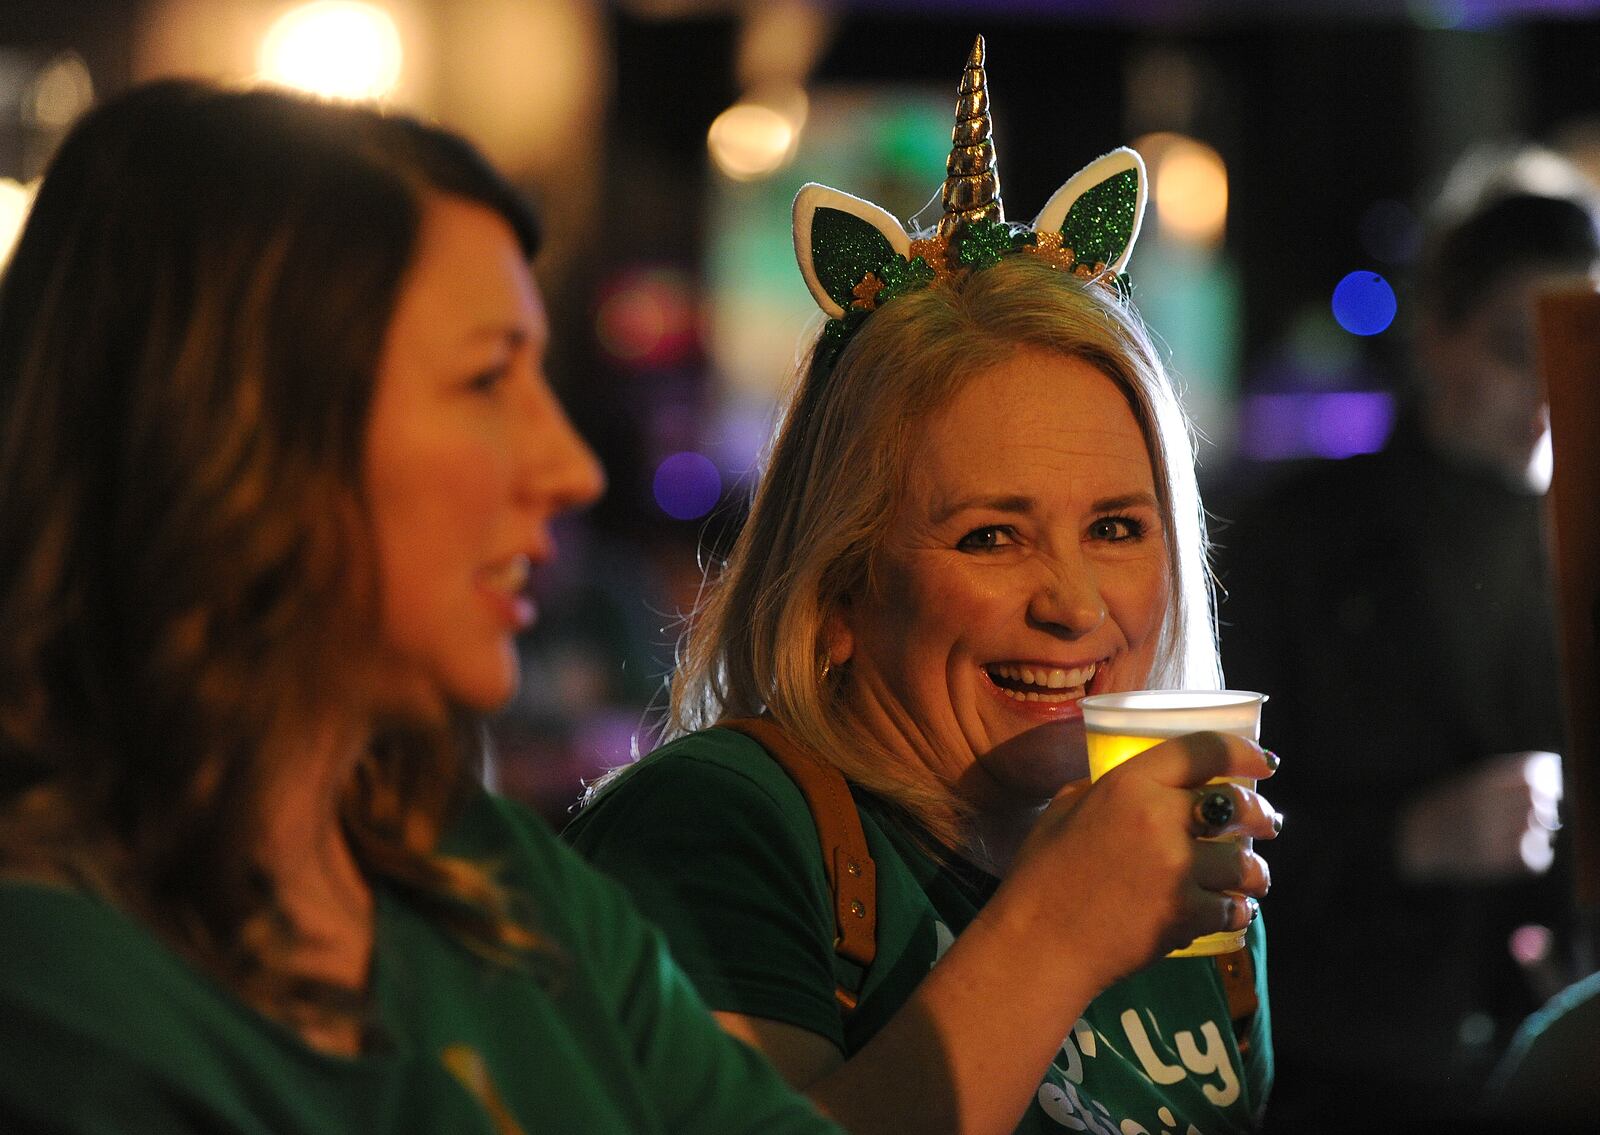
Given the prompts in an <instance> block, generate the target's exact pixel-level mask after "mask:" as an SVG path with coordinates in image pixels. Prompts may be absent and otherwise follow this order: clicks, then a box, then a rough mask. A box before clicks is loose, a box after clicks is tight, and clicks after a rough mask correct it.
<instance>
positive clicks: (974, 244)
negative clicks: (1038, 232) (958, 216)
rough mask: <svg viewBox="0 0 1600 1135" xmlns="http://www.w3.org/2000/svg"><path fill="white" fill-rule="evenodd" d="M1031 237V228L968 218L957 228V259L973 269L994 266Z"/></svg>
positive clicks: (1025, 243) (1022, 245)
mask: <svg viewBox="0 0 1600 1135" xmlns="http://www.w3.org/2000/svg"><path fill="white" fill-rule="evenodd" d="M1030 237H1033V234H1032V233H1031V232H1029V231H1028V230H1026V229H1023V228H1019V227H1014V226H1012V225H1008V224H1006V223H1005V222H1004V221H969V222H967V223H966V224H965V225H962V226H961V228H960V229H958V230H957V232H956V241H955V243H956V249H955V253H956V260H957V261H959V262H960V263H961V264H964V265H966V266H967V267H968V268H971V269H974V270H981V269H984V268H993V267H994V266H995V265H996V264H998V263H1000V258H1001V257H1003V256H1005V255H1006V254H1007V253H1010V252H1016V251H1018V250H1019V249H1021V248H1022V247H1024V246H1025V245H1027V244H1028V243H1029V242H1030V241H1029V238H1030ZM1034 239H1037V238H1034Z"/></svg>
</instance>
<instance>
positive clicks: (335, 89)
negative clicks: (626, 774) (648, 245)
mask: <svg viewBox="0 0 1600 1135" xmlns="http://www.w3.org/2000/svg"><path fill="white" fill-rule="evenodd" d="M400 59H401V49H400V30H399V28H397V27H396V26H395V22H394V19H393V17H391V16H390V15H389V13H388V12H386V11H384V10H383V9H382V8H380V7H378V6H377V5H376V4H363V3H360V2H359V0H315V2H314V3H310V4H301V5H299V6H298V7H296V8H291V9H290V10H289V11H287V12H285V13H284V14H283V15H282V16H280V17H278V20H277V22H276V23H274V24H273V25H272V27H271V28H270V29H269V30H268V31H267V35H266V38H265V39H263V40H262V41H261V52H260V55H259V57H258V63H259V68H260V72H261V77H262V78H263V79H266V80H267V81H269V82H273V83H279V84H282V85H283V86H286V87H293V88H295V89H296V90H301V91H307V92H309V93H311V94H314V95H321V96H323V97H325V98H336V99H377V98H382V97H383V96H385V95H387V94H388V93H389V92H391V91H392V90H394V88H395V84H396V83H398V82H399V81H400Z"/></svg>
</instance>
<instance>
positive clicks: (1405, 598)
mask: <svg viewBox="0 0 1600 1135" xmlns="http://www.w3.org/2000/svg"><path fill="white" fill-rule="evenodd" d="M1597 217H1600V207H1597V198H1596V195H1595V191H1594V188H1593V187H1592V186H1590V185H1588V184H1587V183H1586V182H1584V180H1583V179H1582V178H1581V176H1579V175H1578V173H1577V172H1576V171H1575V170H1574V169H1572V168H1571V167H1570V166H1568V165H1566V164H1565V163H1564V162H1562V160H1561V159H1560V158H1558V157H1557V156H1556V155H1554V154H1551V153H1549V152H1545V151H1537V150H1527V151H1518V152H1515V153H1513V154H1511V155H1506V154H1505V153H1503V152H1502V153H1499V154H1494V155H1485V154H1474V155H1472V156H1470V157H1469V158H1468V159H1466V160H1465V161H1463V162H1462V163H1461V165H1460V166H1458V168H1457V169H1456V170H1455V171H1454V172H1453V174H1452V176H1451V178H1449V179H1448V180H1447V183H1446V188H1445V191H1444V192H1443V193H1442V194H1441V196H1440V198H1439V201H1438V202H1437V204H1436V205H1435V207H1434V210H1433V213H1432V215H1431V218H1430V224H1429V227H1428V231H1427V232H1426V234H1425V239H1424V243H1423V252H1422V257H1421V262H1420V266H1419V272H1418V278H1417V280H1416V286H1415V297H1416V305H1415V306H1416V312H1415V323H1414V327H1413V334H1414V338H1413V343H1412V347H1413V352H1412V358H1413V362H1414V367H1413V370H1414V376H1413V377H1414V382H1413V384H1412V386H1411V388H1410V390H1409V391H1408V392H1407V394H1408V398H1406V399H1405V400H1404V401H1403V403H1402V409H1401V412H1400V415H1399V419H1398V423H1397V425H1396V428H1395V431H1394V434H1393V436H1392V438H1391V439H1390V441H1389V442H1388V444H1387V446H1386V447H1385V448H1384V449H1383V451H1382V452H1380V453H1377V454H1372V455H1367V456H1361V457H1354V458H1350V459H1347V460H1342V461H1337V462H1319V463H1315V464H1313V465H1311V466H1310V467H1307V468H1304V469H1300V470H1297V471H1296V472H1295V473H1293V474H1292V475H1291V476H1289V477H1288V478H1286V479H1284V480H1282V481H1281V482H1279V483H1277V484H1275V485H1274V486H1273V487H1272V488H1271V489H1270V491H1268V492H1267V493H1266V494H1265V495H1263V496H1261V497H1259V498H1258V499H1255V500H1252V501H1248V502H1246V503H1243V504H1240V505H1238V506H1236V507H1225V508H1224V509H1223V510H1222V511H1223V515H1225V516H1232V517H1235V518H1236V519H1235V521H1234V523H1232V524H1229V525H1226V526H1224V527H1222V528H1221V529H1220V532H1219V536H1218V544H1219V559H1220V564H1221V570H1220V573H1219V574H1220V579H1221V583H1222V586H1223V588H1224V590H1225V593H1226V598H1225V600H1224V601H1223V602H1222V603H1221V605H1220V609H1219V620H1220V624H1221V635H1222V651H1223V664H1224V667H1225V669H1226V673H1227V675H1228V678H1229V680H1230V682H1232V683H1234V684H1237V685H1242V686H1245V687H1252V688H1259V689H1265V690H1270V691H1272V694H1273V700H1272V702H1271V703H1270V705H1269V706H1268V707H1267V710H1266V714H1265V718H1266V720H1265V722H1264V724H1263V730H1262V732H1263V736H1264V737H1266V738H1267V739H1268V740H1269V742H1270V743H1272V744H1274V745H1277V746H1281V747H1283V748H1285V749H1287V750H1291V751H1293V752H1294V753H1295V754H1296V757H1297V758H1299V759H1297V761H1296V764H1295V773H1294V777H1293V778H1292V780H1286V781H1285V782H1284V783H1283V785H1282V787H1281V788H1278V789H1275V798H1276V799H1277V802H1278V803H1279V805H1280V806H1281V807H1282V808H1283V809H1284V811H1285V813H1286V814H1287V815H1289V816H1291V817H1293V819H1294V821H1295V835H1296V839H1295V841H1293V843H1292V845H1286V846H1285V848H1284V852H1283V854H1282V855H1280V856H1278V857H1276V862H1277V866H1278V868H1279V870H1280V872H1281V873H1282V875H1283V876H1284V877H1286V878H1294V879H1295V880H1296V885H1295V886H1294V887H1293V888H1285V890H1284V893H1283V895H1282V896H1281V898H1280V899H1279V901H1277V902H1276V903H1275V904H1274V910H1273V915H1274V918H1273V926H1272V930H1273V968H1274V987H1275V989H1276V990H1277V991H1279V992H1280V993H1281V994H1283V997H1282V998H1281V1008H1280V1010H1279V1012H1278V1013H1277V1014H1276V1019H1275V1025H1276V1027H1277V1037H1278V1042H1279V1054H1280V1061H1281V1076H1280V1083H1281V1084H1282V1089H1281V1090H1280V1092H1279V1093H1278V1095H1277V1097H1276V1098H1275V1100H1274V1103H1273V1108H1272V1111H1271V1113H1270V1116H1269V1118H1270V1119H1271V1120H1272V1126H1273V1128H1274V1129H1276V1130H1282V1131H1297V1130H1312V1129H1322V1128H1318V1127H1316V1125H1317V1124H1318V1123H1328V1122H1331V1121H1333V1120H1335V1119H1337V1120H1339V1121H1341V1122H1346V1123H1350V1124H1362V1123H1365V1124H1382V1123H1384V1122H1388V1121H1394V1122H1398V1121H1399V1120H1400V1119H1402V1118H1404V1119H1409V1120H1414V1121H1418V1122H1424V1121H1428V1120H1432V1119H1439V1118H1441V1117H1445V1116H1450V1115H1454V1114H1456V1113H1457V1112H1459V1111H1460V1110H1461V1109H1463V1108H1467V1107H1470V1106H1471V1105H1473V1104H1474V1103H1475V1101H1476V1100H1477V1099H1478V1097H1479V1094H1480V1091H1481V1085H1482V1082H1483V1076H1484V1074H1485V1073H1486V1071H1487V1070H1488V1068H1489V1067H1490V1065H1491V1063H1492V1061H1493V1059H1494V1057H1495V1056H1496V1054H1497V1053H1498V1052H1499V1051H1500V1050H1501V1048H1502V1047H1503V1046H1504V1044H1505V1043H1506V1041H1507V1039H1508V1037H1509V1035H1510V1030H1511V1029H1513V1028H1514V1027H1515V1025H1516V1023H1517V1022H1518V1021H1520V1020H1521V1019H1522V1017H1523V1016H1524V1015H1525V1014H1526V1013H1527V1012H1528V1011H1529V1010H1530V1009H1532V1008H1533V1007H1534V1006H1536V1005H1537V1004H1538V1003H1539V1002H1540V1001H1541V1000H1542V999H1543V997H1545V996H1547V995H1548V994H1549V993H1550V992H1552V991H1553V989H1554V988H1555V987H1559V985H1560V983H1561V975H1562V971H1563V964H1564V963H1563V962H1562V961H1561V959H1560V956H1559V950H1558V949H1557V948H1556V947H1555V946H1554V945H1552V942H1553V938H1552V935H1551V933H1550V930H1551V929H1552V928H1554V929H1556V930H1559V929H1560V928H1561V921H1562V918H1563V912H1564V909H1565V906H1564V904H1565V898H1566V888H1565V884H1564V881H1563V879H1562V878H1561V876H1562V874H1563V873H1562V872H1561V871H1560V870H1556V871H1551V870H1549V869H1550V868H1551V866H1552V862H1553V859H1554V835H1555V830H1556V829H1557V828H1558V827H1559V823H1558V809H1557V804H1558V801H1559V799H1560V795H1561V771H1560V763H1559V758H1558V757H1557V755H1556V754H1558V753H1559V752H1560V751H1561V749H1562V728H1563V727H1562V718H1561V708H1560V681H1559V674H1558V670H1557V659H1556V638H1555V625H1554V614H1553V599H1552V580H1551V576H1550V570H1549V563H1548V550H1547V547H1546V537H1545V531H1544V501H1543V498H1542V494H1543V493H1544V492H1545V490H1546V489H1547V488H1548V485H1549V482H1550V438H1549V410H1548V407H1547V405H1546V403H1545V399H1544V395H1543V391H1542V386H1541V381H1540V378H1539V375H1538V371H1537V368H1536V360H1535V342H1534V325H1533V320H1534V301H1535V298H1536V296H1537V295H1538V293H1539V292H1540V290H1541V289H1544V288H1548V287H1552V286H1563V285H1570V284H1572V283H1574V282H1576V283H1578V284H1580V285H1582V286H1590V287H1592V286H1594V282H1595V280H1596V279H1600V236H1597ZM1291 891H1292V893H1291ZM1524 927H1526V928H1525V929H1523V928H1524ZM1519 931H1520V932H1519ZM1513 935H1515V940H1513ZM1514 951H1515V952H1514ZM1352 1129H1354V1128H1352Z"/></svg>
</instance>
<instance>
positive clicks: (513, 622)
mask: <svg viewBox="0 0 1600 1135" xmlns="http://www.w3.org/2000/svg"><path fill="white" fill-rule="evenodd" d="M532 576H533V561H532V560H531V559H529V557H527V556H525V555H521V554H518V555H515V556H512V557H510V558H509V559H506V560H502V561H500V562H498V563H495V564H491V565H490V566H489V567H486V568H484V569H483V570H482V571H480V572H479V573H478V587H479V590H480V591H481V592H482V593H483V594H484V595H485V596H486V597H487V598H488V599H489V601H490V603H491V604H492V605H493V606H494V607H495V610H496V612H497V613H498V614H499V616H500V618H501V619H502V620H503V621H504V622H505V623H506V625H507V626H508V627H510V629H511V630H512V631H513V632H518V631H523V630H526V629H527V628H528V627H530V626H532V625H533V621H534V618H535V616H536V611H535V608H534V604H533V598H532V596H530V595H529V594H528V584H529V582H530V581H531V579H532Z"/></svg>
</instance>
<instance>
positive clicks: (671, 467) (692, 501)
mask: <svg viewBox="0 0 1600 1135" xmlns="http://www.w3.org/2000/svg"><path fill="white" fill-rule="evenodd" d="M652 489H653V491H654V493H655V498H656V504H658V505H659V506H660V507H661V511H662V512H664V513H666V514H667V515H668V516H670V517H672V518H673V519H674V520H696V519H698V518H699V517H702V516H704V515H705V514H706V513H708V512H710V511H711V510H712V509H713V508H715V507H716V505H717V501H718V500H719V499H721V497H722V474H720V473H718V472H717V467H716V466H715V465H713V464H712V463H711V459H710V458H709V457H706V456H705V455H703V454H699V453H694V452H685V453H674V454H673V455H672V456H670V457H668V458H667V459H666V460H665V461H663V462H662V463H661V464H660V465H658V466H656V476H655V483H654V485H653V486H652Z"/></svg>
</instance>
